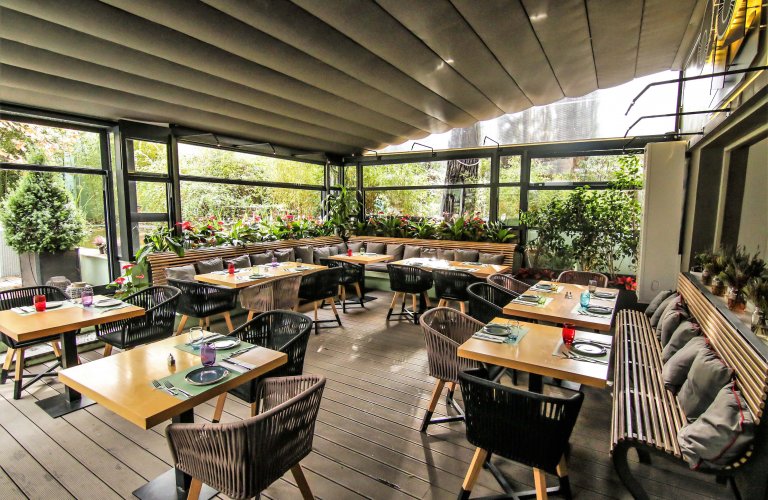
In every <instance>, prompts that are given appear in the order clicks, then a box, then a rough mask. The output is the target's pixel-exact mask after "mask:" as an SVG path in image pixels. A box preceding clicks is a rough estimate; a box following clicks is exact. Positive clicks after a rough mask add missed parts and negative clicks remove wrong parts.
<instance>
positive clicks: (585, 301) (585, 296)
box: [580, 290, 590, 308]
mask: <svg viewBox="0 0 768 500" xmlns="http://www.w3.org/2000/svg"><path fill="white" fill-rule="evenodd" d="M589 298H590V297H589V292H588V291H586V290H585V291H583V292H581V298H580V303H581V307H585V308H586V307H589Z"/></svg>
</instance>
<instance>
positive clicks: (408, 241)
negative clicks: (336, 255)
mask: <svg viewBox="0 0 768 500" xmlns="http://www.w3.org/2000/svg"><path fill="white" fill-rule="evenodd" d="M350 241H371V242H376V243H388V244H395V245H414V246H419V247H425V248H440V249H443V250H477V251H479V252H483V253H495V254H502V255H504V264H505V265H508V266H513V269H514V268H516V267H517V266H516V265H515V255H516V254H515V249H516V248H517V245H516V244H515V243H490V242H486V241H453V240H421V239H415V238H390V237H387V236H353V237H352V238H350ZM518 258H519V257H518Z"/></svg>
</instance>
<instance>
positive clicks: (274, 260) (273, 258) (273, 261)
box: [272, 255, 278, 267]
mask: <svg viewBox="0 0 768 500" xmlns="http://www.w3.org/2000/svg"><path fill="white" fill-rule="evenodd" d="M277 266H278V263H277V257H275V256H274V255H273V256H272V267H277Z"/></svg>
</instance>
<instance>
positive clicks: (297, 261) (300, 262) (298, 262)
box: [296, 257, 304, 267]
mask: <svg viewBox="0 0 768 500" xmlns="http://www.w3.org/2000/svg"><path fill="white" fill-rule="evenodd" d="M303 263H304V259H302V258H301V257H299V258H297V259H296V264H298V266H297V267H301V265H302V264H303Z"/></svg>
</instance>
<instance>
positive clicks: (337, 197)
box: [325, 186, 359, 242]
mask: <svg viewBox="0 0 768 500" xmlns="http://www.w3.org/2000/svg"><path fill="white" fill-rule="evenodd" d="M335 189H336V191H335V192H332V193H330V194H329V195H328V196H327V197H326V198H325V211H326V213H327V214H328V221H330V222H331V224H333V227H334V228H335V230H336V235H337V236H338V237H339V238H341V239H342V240H344V241H345V242H346V241H347V240H349V234H350V231H351V229H352V227H353V224H354V219H355V216H356V215H357V212H358V207H359V204H358V202H357V198H356V197H355V193H354V192H353V191H349V190H348V189H347V188H346V187H345V186H340V187H337V188H335Z"/></svg>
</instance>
